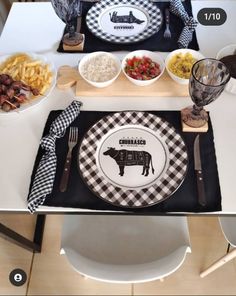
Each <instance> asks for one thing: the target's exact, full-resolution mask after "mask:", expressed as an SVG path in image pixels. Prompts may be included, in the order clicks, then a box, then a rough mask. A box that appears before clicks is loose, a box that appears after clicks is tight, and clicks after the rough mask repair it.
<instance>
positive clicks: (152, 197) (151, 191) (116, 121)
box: [78, 112, 188, 208]
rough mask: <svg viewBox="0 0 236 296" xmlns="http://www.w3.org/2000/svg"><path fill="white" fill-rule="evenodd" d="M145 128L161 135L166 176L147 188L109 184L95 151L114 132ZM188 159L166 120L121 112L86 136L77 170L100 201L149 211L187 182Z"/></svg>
mask: <svg viewBox="0 0 236 296" xmlns="http://www.w3.org/2000/svg"><path fill="white" fill-rule="evenodd" d="M127 124H132V125H142V126H144V127H147V128H149V129H152V130H153V131H155V132H157V133H158V134H160V136H161V137H162V139H163V140H164V141H165V143H166V145H167V147H168V150H169V167H168V169H167V171H166V173H165V174H164V176H163V177H162V178H161V179H159V180H157V182H156V183H155V184H152V185H151V186H150V187H148V188H143V189H139V190H127V189H123V188H119V187H116V186H114V185H113V184H110V183H109V182H108V181H107V180H106V179H105V178H104V177H103V176H102V175H101V173H100V172H99V170H98V168H97V164H96V156H95V155H96V150H97V147H98V146H99V141H100V140H101V138H102V137H103V136H104V135H106V133H108V131H110V130H111V129H112V128H115V127H119V126H123V125H127ZM187 164H188V155H187V149H186V146H185V143H184V141H183V139H182V138H181V136H180V135H179V134H178V133H177V132H176V130H175V129H174V128H173V127H172V126H171V125H170V124H169V123H168V122H167V121H165V120H163V119H161V118H159V117H157V116H155V115H153V114H150V113H147V112H119V113H115V114H113V115H109V116H106V117H104V118H102V119H101V120H100V121H98V122H97V123H96V124H95V125H94V126H93V127H92V128H91V129H90V130H89V131H88V132H87V133H86V135H85V137H84V139H83V141H82V143H81V146H80V149H79V155H78V166H79V169H80V171H81V175H82V177H83V178H84V180H85V182H86V183H87V185H88V187H89V188H90V189H91V190H92V191H93V192H94V193H95V194H96V195H97V196H99V197H101V198H102V199H104V200H105V201H107V202H110V203H112V204H114V205H117V206H122V207H129V208H138V207H147V206H151V205H154V204H156V203H159V202H161V201H163V200H164V199H166V198H168V197H170V196H171V195H172V194H173V193H174V192H175V191H176V190H177V188H178V187H179V186H180V184H181V183H182V181H183V180H184V178H185V175H186V171H187Z"/></svg>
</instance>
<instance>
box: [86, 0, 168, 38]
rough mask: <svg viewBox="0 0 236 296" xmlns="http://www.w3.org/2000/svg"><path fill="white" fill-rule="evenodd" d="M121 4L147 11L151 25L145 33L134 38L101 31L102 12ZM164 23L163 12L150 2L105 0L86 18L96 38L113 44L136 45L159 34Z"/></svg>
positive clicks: (92, 9) (96, 5)
mask: <svg viewBox="0 0 236 296" xmlns="http://www.w3.org/2000/svg"><path fill="white" fill-rule="evenodd" d="M119 4H128V5H133V6H135V7H137V8H142V9H144V10H145V11H146V13H147V14H148V15H149V23H148V26H147V27H146V28H145V29H144V31H143V32H141V33H139V34H136V35H133V36H114V35H111V34H108V33H106V32H104V31H102V30H101V27H100V25H99V16H100V15H101V13H102V11H103V10H104V9H105V8H107V7H109V6H115V5H119ZM162 22H163V16H162V13H161V10H160V9H159V8H158V7H157V6H156V5H154V4H153V3H151V2H149V1H148V0H144V1H134V0H130V1H128V0H121V1H119V0H114V1H111V0H103V1H101V2H98V3H97V4H95V5H93V6H92V8H91V9H90V10H89V11H88V13H87V16H86V23H87V26H88V28H89V30H90V31H91V32H92V33H93V34H94V35H95V36H97V37H99V38H101V39H103V40H106V41H109V42H112V43H123V44H126V43H134V42H138V41H142V40H145V39H147V38H149V37H151V36H152V35H153V34H155V33H157V32H158V31H159V30H160V28H161V25H162Z"/></svg>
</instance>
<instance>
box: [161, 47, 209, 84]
mask: <svg viewBox="0 0 236 296" xmlns="http://www.w3.org/2000/svg"><path fill="white" fill-rule="evenodd" d="M201 59H204V56H203V55H202V54H201V53H200V52H198V51H196V50H192V49H177V50H174V51H172V52H171V53H170V54H169V55H168V56H167V58H166V60H165V65H166V70H167V72H168V74H169V75H170V77H171V78H172V79H173V80H174V81H176V82H177V83H179V84H188V83H189V78H190V75H191V70H192V67H193V65H194V64H195V63H196V62H197V61H199V60H201Z"/></svg>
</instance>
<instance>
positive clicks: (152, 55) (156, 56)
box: [121, 50, 165, 86]
mask: <svg viewBox="0 0 236 296" xmlns="http://www.w3.org/2000/svg"><path fill="white" fill-rule="evenodd" d="M134 56H136V57H144V56H146V57H149V58H150V59H152V60H153V61H154V62H156V63H158V64H159V65H160V70H161V73H160V74H159V75H158V76H157V77H155V78H153V79H150V80H138V79H134V78H132V77H130V76H129V75H128V74H126V72H125V66H126V60H127V59H131V58H132V57H134ZM121 69H122V72H123V73H124V75H125V76H126V77H127V79H129V81H131V82H132V83H134V84H136V85H138V86H147V85H150V84H152V83H154V82H155V81H157V80H158V79H159V78H160V77H161V76H162V74H163V73H164V71H165V62H164V59H163V58H162V57H161V55H159V54H158V53H156V52H152V51H149V50H135V51H132V52H130V53H128V54H127V55H126V56H125V57H124V58H123V60H122V62H121Z"/></svg>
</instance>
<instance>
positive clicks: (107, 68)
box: [78, 51, 121, 88]
mask: <svg viewBox="0 0 236 296" xmlns="http://www.w3.org/2000/svg"><path fill="white" fill-rule="evenodd" d="M78 70H79V73H80V75H81V77H82V78H83V79H84V80H85V81H87V82H88V83H89V84H91V85H93V86H95V87H98V88H102V87H106V86H108V85H111V84H112V83H113V82H114V81H115V80H116V78H117V77H118V76H119V74H120V71H121V64H120V60H119V59H118V58H117V57H116V56H115V55H114V54H112V53H109V52H105V51H97V52H93V53H89V54H87V55H85V56H84V57H83V58H82V59H81V60H80V62H79V66H78Z"/></svg>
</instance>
